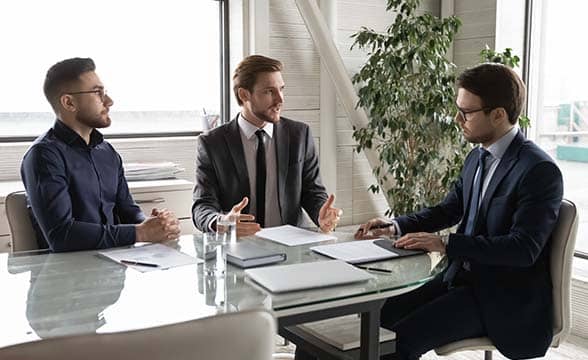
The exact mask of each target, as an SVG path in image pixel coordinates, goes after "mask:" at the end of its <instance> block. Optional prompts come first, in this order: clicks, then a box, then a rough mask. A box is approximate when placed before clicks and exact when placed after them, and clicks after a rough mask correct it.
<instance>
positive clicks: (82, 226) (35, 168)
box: [21, 120, 145, 252]
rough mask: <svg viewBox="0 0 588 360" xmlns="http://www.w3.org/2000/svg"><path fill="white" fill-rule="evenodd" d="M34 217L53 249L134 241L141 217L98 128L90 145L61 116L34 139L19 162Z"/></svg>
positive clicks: (118, 162) (116, 157)
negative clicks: (60, 118)
mask: <svg viewBox="0 0 588 360" xmlns="http://www.w3.org/2000/svg"><path fill="white" fill-rule="evenodd" d="M21 177H22V180H23V182H24V185H25V189H26V192H27V195H28V198H29V203H30V206H31V209H32V213H33V217H34V219H33V221H34V222H36V224H37V225H38V227H39V228H40V230H41V233H42V235H43V237H44V238H45V241H46V242H47V243H48V245H49V248H50V249H51V250H52V251H56V252H58V251H74V250H90V249H104V248H109V247H114V246H122V245H130V244H133V243H134V242H135V236H136V232H135V225H134V224H138V223H140V222H142V221H143V220H144V219H145V216H144V215H143V213H142V212H141V209H140V208H139V207H138V206H137V204H136V203H135V202H134V201H133V198H132V197H131V194H130V193H129V188H128V186H127V181H126V180H125V177H124V171H123V166H122V160H121V158H120V156H119V154H118V153H117V152H116V151H115V150H114V148H113V147H112V145H110V144H109V143H108V142H106V141H104V138H103V136H102V134H101V133H100V132H98V131H97V130H94V131H92V134H91V136H90V144H89V145H88V144H86V142H85V141H84V140H83V139H82V137H80V136H79V135H78V134H77V133H76V132H75V131H73V130H72V129H70V128H69V127H67V126H66V125H65V124H64V123H62V122H61V121H59V120H56V121H55V125H54V126H53V128H51V129H50V130H49V131H48V132H46V133H45V134H44V135H41V136H40V137H39V138H37V139H36V140H35V142H34V143H33V145H32V146H31V147H30V149H28V151H27V152H26V154H25V156H24V159H23V161H22V165H21Z"/></svg>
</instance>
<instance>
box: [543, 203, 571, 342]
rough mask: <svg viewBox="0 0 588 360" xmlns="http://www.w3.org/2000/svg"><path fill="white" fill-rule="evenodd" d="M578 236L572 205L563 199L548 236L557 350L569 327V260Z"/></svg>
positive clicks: (554, 337) (554, 332)
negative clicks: (552, 228)
mask: <svg viewBox="0 0 588 360" xmlns="http://www.w3.org/2000/svg"><path fill="white" fill-rule="evenodd" d="M577 232H578V211H577V209H576V205H575V204H574V203H573V202H571V201H569V200H566V199H564V200H563V201H562V202H561V207H560V209H559V218H558V220H557V225H556V226H555V229H554V231H553V234H552V235H551V254H550V267H551V269H550V270H551V282H552V284H553V315H554V319H553V341H552V344H551V346H554V347H557V346H559V344H560V343H561V342H563V341H564V340H565V338H566V337H567V336H568V334H569V332H570V327H571V318H572V315H571V309H570V303H571V300H570V299H571V283H572V258H573V256H574V248H575V246H576V234H577Z"/></svg>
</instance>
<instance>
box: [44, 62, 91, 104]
mask: <svg viewBox="0 0 588 360" xmlns="http://www.w3.org/2000/svg"><path fill="white" fill-rule="evenodd" d="M94 70H96V65H95V64H94V60H92V59H90V58H78V57H76V58H71V59H65V60H63V61H60V62H58V63H57V64H55V65H53V66H51V68H49V70H48V71H47V75H46V76H45V83H44V84H43V92H44V93H45V97H46V98H47V101H49V104H51V107H53V110H55V111H57V110H58V109H59V98H60V97H61V95H63V92H64V91H65V89H66V87H67V86H68V85H69V84H70V83H71V82H73V81H76V80H78V79H79V78H80V75H82V74H83V73H87V72H89V71H94Z"/></svg>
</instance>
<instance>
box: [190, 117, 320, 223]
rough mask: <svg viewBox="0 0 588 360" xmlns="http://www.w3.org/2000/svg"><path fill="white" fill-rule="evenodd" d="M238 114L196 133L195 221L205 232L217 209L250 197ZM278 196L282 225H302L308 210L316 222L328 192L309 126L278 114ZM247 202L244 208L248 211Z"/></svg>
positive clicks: (228, 208) (225, 210)
mask: <svg viewBox="0 0 588 360" xmlns="http://www.w3.org/2000/svg"><path fill="white" fill-rule="evenodd" d="M239 131H240V130H239V125H238V123H237V120H236V119H233V121H231V122H230V123H228V124H225V125H223V126H220V127H218V128H216V129H214V130H211V131H210V132H208V133H206V134H202V135H200V136H199V137H198V145H197V148H196V185H195V187H194V204H193V205H192V220H193V221H194V225H196V227H197V228H198V229H200V230H202V231H207V230H208V229H209V227H208V226H209V224H210V222H211V221H213V220H214V217H215V215H216V214H218V213H219V212H228V211H230V210H231V208H232V207H233V205H235V204H236V203H238V202H239V201H241V199H243V197H244V196H249V176H248V174H247V166H246V163H245V156H244V154H243V144H242V142H241V135H240V133H239ZM275 141H276V160H277V167H278V201H279V208H280V216H281V219H282V224H290V225H302V222H303V219H304V218H303V213H302V209H304V210H306V212H307V213H308V215H309V216H310V218H311V219H312V220H313V221H314V222H315V224H317V225H318V216H319V210H320V208H321V206H322V205H323V204H324V202H325V201H326V200H327V193H326V191H325V187H324V186H323V184H322V182H321V180H320V175H319V163H318V156H317V154H316V151H315V147H314V142H313V139H312V135H311V132H310V128H309V127H308V125H306V124H304V123H301V122H298V121H294V120H290V119H287V118H284V117H282V118H280V121H279V122H278V123H277V124H276V126H275ZM248 211H249V206H247V208H245V209H244V213H248Z"/></svg>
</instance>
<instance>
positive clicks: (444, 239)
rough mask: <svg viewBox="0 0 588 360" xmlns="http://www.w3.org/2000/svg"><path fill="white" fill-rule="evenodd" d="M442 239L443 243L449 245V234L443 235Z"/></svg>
mask: <svg viewBox="0 0 588 360" xmlns="http://www.w3.org/2000/svg"><path fill="white" fill-rule="evenodd" d="M441 241H442V242H443V245H445V247H447V245H448V244H449V234H447V235H441Z"/></svg>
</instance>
